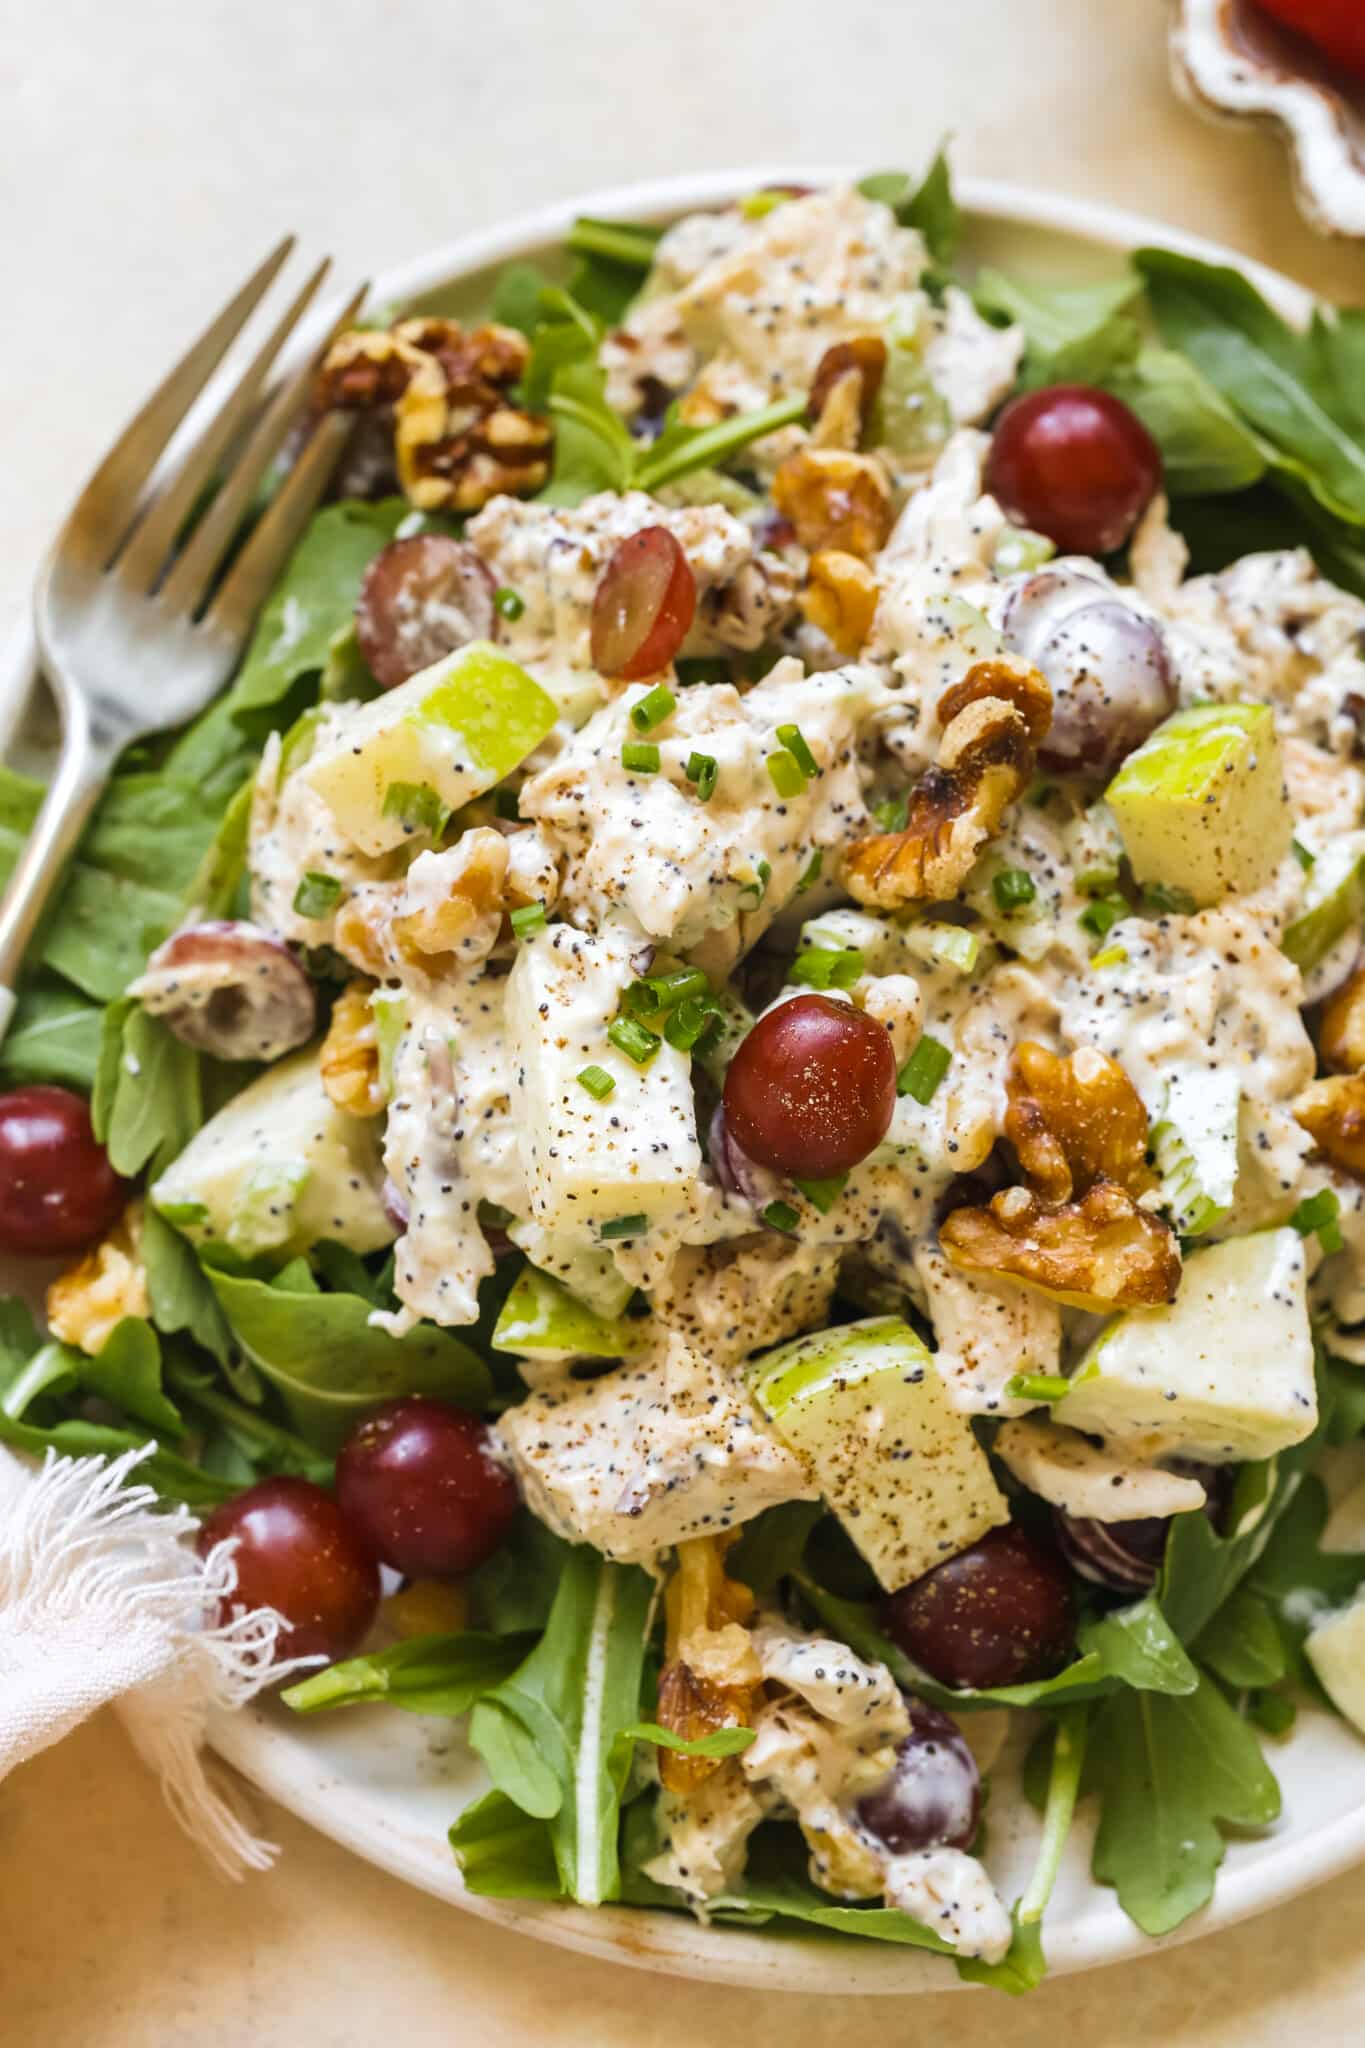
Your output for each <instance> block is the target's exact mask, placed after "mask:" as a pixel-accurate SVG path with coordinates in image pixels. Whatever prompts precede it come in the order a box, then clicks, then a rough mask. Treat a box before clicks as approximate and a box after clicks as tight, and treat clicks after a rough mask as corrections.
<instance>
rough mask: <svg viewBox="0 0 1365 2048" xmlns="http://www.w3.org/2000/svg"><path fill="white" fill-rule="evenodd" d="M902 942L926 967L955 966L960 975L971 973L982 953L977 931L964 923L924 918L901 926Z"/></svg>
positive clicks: (908, 951) (907, 950)
mask: <svg viewBox="0 0 1365 2048" xmlns="http://www.w3.org/2000/svg"><path fill="white" fill-rule="evenodd" d="M901 942H902V944H903V945H904V947H905V950H906V952H907V953H910V954H912V955H913V957H914V958H915V959H916V960H922V961H924V963H925V965H926V966H929V967H955V968H956V969H957V971H958V973H959V974H970V973H971V971H972V969H973V968H974V967H975V966H976V963H977V960H978V959H979V958H980V955H981V939H980V936H979V934H978V933H976V932H974V931H970V930H969V929H968V928H967V926H966V925H962V924H940V923H937V922H936V921H935V920H934V919H932V918H927V917H925V918H918V919H916V921H915V922H914V923H913V924H907V925H904V926H902V928H901Z"/></svg>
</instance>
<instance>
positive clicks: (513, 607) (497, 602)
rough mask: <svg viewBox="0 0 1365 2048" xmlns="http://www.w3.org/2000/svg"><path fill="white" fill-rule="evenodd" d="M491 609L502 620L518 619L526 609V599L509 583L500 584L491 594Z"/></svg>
mask: <svg viewBox="0 0 1365 2048" xmlns="http://www.w3.org/2000/svg"><path fill="white" fill-rule="evenodd" d="M493 609H494V610H495V611H496V612H498V613H500V614H501V616H502V617H503V618H504V619H519V618H520V617H521V615H522V613H523V612H524V611H525V609H526V599H525V598H524V597H523V596H522V594H521V592H520V591H519V590H513V588H512V586H511V585H510V583H500V584H499V585H498V587H497V589H496V590H495V591H494V592H493Z"/></svg>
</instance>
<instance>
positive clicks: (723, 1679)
mask: <svg viewBox="0 0 1365 2048" xmlns="http://www.w3.org/2000/svg"><path fill="white" fill-rule="evenodd" d="M733 1540H734V1538H733V1536H730V1537H725V1536H697V1537H694V1538H693V1539H692V1540H691V1541H690V1542H687V1543H680V1544H679V1545H678V1568H677V1570H676V1571H675V1572H674V1574H673V1577H672V1578H671V1579H670V1580H669V1582H668V1589H667V1591H666V1592H665V1594H664V1615H665V1620H666V1631H665V1638H664V1658H665V1662H664V1667H663V1670H662V1671H661V1672H660V1673H659V1703H658V1717H659V1725H660V1726H661V1727H663V1728H667V1729H669V1730H670V1731H671V1733H673V1734H674V1735H680V1736H682V1737H683V1738H684V1739H686V1740H688V1741H695V1740H696V1738H697V1737H698V1736H705V1735H709V1734H711V1733H712V1732H713V1731H714V1730H715V1729H717V1728H745V1727H749V1726H751V1725H752V1722H753V1717H754V1714H755V1712H756V1711H757V1709H758V1707H759V1706H760V1705H761V1704H762V1700H763V1684H762V1673H761V1670H760V1667H759V1662H758V1657H757V1654H756V1652H755V1650H754V1647H753V1642H752V1639H751V1637H750V1635H749V1632H748V1630H747V1628H745V1627H744V1626H743V1624H744V1623H745V1622H747V1621H748V1620H749V1618H750V1616H751V1615H752V1614H753V1611H754V1596H753V1594H752V1593H751V1592H750V1591H749V1588H748V1587H747V1586H743V1585H741V1584H740V1583H739V1581H738V1580H737V1579H732V1578H729V1577H727V1575H726V1571H725V1552H726V1550H727V1549H728V1548H729V1545H730V1543H731V1542H733ZM723 1761H724V1759H723V1758H721V1757H705V1756H684V1755H680V1754H679V1752H678V1751H677V1750H670V1749H661V1750H660V1752H659V1775H660V1777H661V1778H662V1779H663V1782H664V1784H665V1785H666V1786H667V1788H668V1790H669V1791H670V1792H680V1793H688V1792H691V1791H694V1790H695V1789H696V1787H697V1786H698V1785H700V1784H702V1783H703V1782H704V1781H705V1780H706V1779H707V1778H709V1777H710V1775H711V1773H712V1772H713V1771H715V1770H717V1769H718V1768H719V1767H720V1765H721V1763H722V1762H723Z"/></svg>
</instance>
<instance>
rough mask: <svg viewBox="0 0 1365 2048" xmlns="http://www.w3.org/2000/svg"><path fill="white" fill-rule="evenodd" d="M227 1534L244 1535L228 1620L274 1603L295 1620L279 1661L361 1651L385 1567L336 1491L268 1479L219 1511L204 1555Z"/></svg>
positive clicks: (208, 1528)
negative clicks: (243, 1609)
mask: <svg viewBox="0 0 1365 2048" xmlns="http://www.w3.org/2000/svg"><path fill="white" fill-rule="evenodd" d="M227 1536H234V1537H236V1539H237V1554H236V1562H237V1590H236V1592H235V1593H234V1594H233V1595H232V1597H231V1599H230V1600H229V1601H227V1602H225V1603H224V1611H223V1612H222V1613H220V1615H219V1617H218V1618H219V1620H220V1621H227V1620H229V1619H230V1618H231V1612H232V1609H233V1608H234V1607H238V1606H241V1607H273V1608H274V1609H275V1610H276V1611H277V1613H279V1614H282V1615H283V1616H284V1618H285V1620H286V1621H287V1622H288V1623H289V1625H290V1626H289V1630H288V1633H287V1634H285V1635H283V1636H281V1638H280V1642H279V1646H278V1649H277V1651H276V1657H277V1660H282V1659H284V1658H286V1657H326V1658H328V1659H332V1660H334V1659H336V1658H337V1657H345V1656H348V1655H349V1654H350V1652H351V1651H352V1650H354V1649H355V1647H356V1645H357V1644H358V1643H359V1642H360V1641H361V1640H362V1639H363V1637H364V1636H365V1635H366V1633H367V1632H368V1630H369V1627H370V1624H371V1623H372V1622H373V1620H374V1617H375V1614H376V1612H377V1610H378V1607H379V1567H378V1565H377V1564H376V1563H375V1561H374V1559H373V1557H371V1555H370V1553H369V1551H368V1550H366V1549H365V1547H364V1545H363V1544H362V1543H361V1541H360V1539H359V1537H358V1536H357V1535H356V1533H355V1531H354V1530H353V1529H352V1527H351V1525H350V1523H349V1522H348V1521H347V1520H346V1518H345V1516H344V1515H343V1514H342V1512H341V1509H340V1508H339V1507H338V1506H337V1503H336V1502H335V1501H334V1500H333V1498H332V1496H331V1494H330V1493H325V1492H324V1491H323V1489H322V1488H321V1487H320V1486H315V1485H314V1484H313V1482H312V1480H311V1479H288V1478H284V1479H263V1480H262V1481H261V1482H260V1484H259V1485H257V1486H251V1487H248V1488H247V1491H246V1492H245V1493H239V1494H238V1495H237V1498H236V1499H235V1500H230V1501H225V1502H224V1503H223V1505H222V1507H220V1508H215V1509H214V1511H213V1513H212V1514H211V1515H210V1516H209V1517H208V1520H207V1521H206V1522H205V1523H204V1525H203V1527H202V1528H201V1529H200V1531H199V1536H198V1539H197V1543H196V1548H197V1549H198V1551H199V1555H200V1556H201V1557H206V1556H207V1555H208V1553H209V1551H210V1550H211V1549H212V1548H213V1546H214V1544H215V1543H221V1542H222V1540H223V1539H224V1537H227Z"/></svg>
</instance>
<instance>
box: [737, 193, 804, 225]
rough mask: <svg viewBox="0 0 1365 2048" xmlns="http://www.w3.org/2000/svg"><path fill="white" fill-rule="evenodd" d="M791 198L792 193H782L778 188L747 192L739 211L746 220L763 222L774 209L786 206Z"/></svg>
mask: <svg viewBox="0 0 1365 2048" xmlns="http://www.w3.org/2000/svg"><path fill="white" fill-rule="evenodd" d="M791 197H792V195H791V193H790V192H782V191H780V190H779V189H778V188H777V187H776V186H773V185H769V186H765V187H764V189H763V190H762V191H760V192H746V193H745V195H744V197H743V198H742V199H741V200H740V202H739V210H740V212H741V213H742V214H743V215H744V218H745V220H762V219H763V217H764V215H765V214H769V213H771V212H772V211H773V208H774V207H776V206H785V205H786V203H787V201H788V200H789V199H790V198H791Z"/></svg>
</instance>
